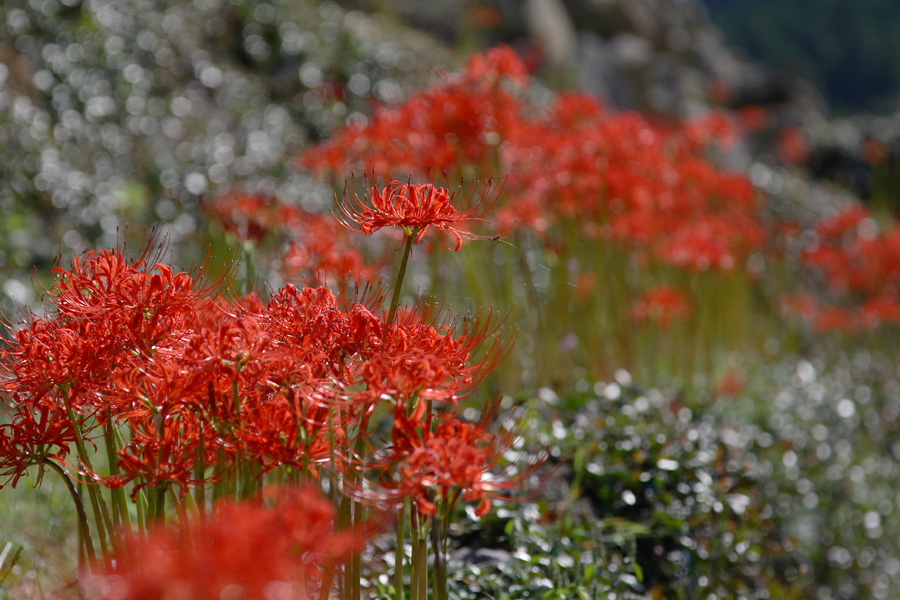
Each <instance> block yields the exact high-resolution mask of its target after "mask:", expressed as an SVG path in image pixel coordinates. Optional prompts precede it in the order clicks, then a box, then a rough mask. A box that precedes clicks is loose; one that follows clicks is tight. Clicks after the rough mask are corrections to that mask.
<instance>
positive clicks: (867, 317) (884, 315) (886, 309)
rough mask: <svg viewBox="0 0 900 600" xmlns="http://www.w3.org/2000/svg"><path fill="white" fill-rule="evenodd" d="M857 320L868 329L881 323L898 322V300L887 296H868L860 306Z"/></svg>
mask: <svg viewBox="0 0 900 600" xmlns="http://www.w3.org/2000/svg"><path fill="white" fill-rule="evenodd" d="M857 321H858V322H859V323H860V324H861V325H862V326H863V327H866V328H869V329H872V328H874V327H877V326H878V325H880V324H882V323H884V324H888V323H898V322H900V301H898V299H897V298H891V297H887V296H881V297H873V298H869V299H867V300H866V302H865V303H864V304H863V306H862V307H860V309H859V314H858V316H857Z"/></svg>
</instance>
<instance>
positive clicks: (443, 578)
mask: <svg viewBox="0 0 900 600" xmlns="http://www.w3.org/2000/svg"><path fill="white" fill-rule="evenodd" d="M441 504H443V502H442V503H441ZM443 508H444V507H443V506H441V507H440V508H439V510H438V511H437V512H436V513H435V514H434V515H433V516H432V517H431V547H432V549H433V550H434V600H447V564H446V561H445V560H444V559H445V556H444V551H443V549H444V544H443V541H442V538H443V537H445V532H444V531H443V528H442V527H441V521H440V520H439V519H438V514H439V513H440V509H443Z"/></svg>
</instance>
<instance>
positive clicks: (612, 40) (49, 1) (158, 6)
mask: <svg viewBox="0 0 900 600" xmlns="http://www.w3.org/2000/svg"><path fill="white" fill-rule="evenodd" d="M898 13H900V7H898V6H897V5H896V3H892V2H890V1H888V0H881V1H878V0H872V1H870V2H865V3H862V4H859V3H853V2H851V1H850V0H827V1H825V0H816V1H813V0H803V1H800V0H798V1H796V2H790V3H779V2H775V0H771V1H769V0H752V1H751V0H707V1H706V2H700V1H698V0H680V1H675V0H632V1H627V2H626V1H624V0H527V1H519V0H492V1H474V0H470V1H465V2H463V1H461V2H432V1H411V0H407V1H404V0H372V1H365V2H364V1H359V0H358V1H349V0H348V1H346V2H340V3H335V2H300V1H290V0H280V1H278V2H249V1H247V2H242V1H240V0H227V1H226V0H196V1H191V2H188V1H176V2H153V1H150V0H125V1H116V2H112V1H108V2H107V1H104V0H83V1H82V0H40V1H39V0H28V1H26V0H9V1H7V2H4V3H3V6H2V7H0V153H2V160H0V219H2V230H0V231H2V235H0V268H3V269H4V271H5V272H6V273H7V274H8V277H7V278H6V279H5V281H4V283H3V290H2V291H3V294H4V296H5V298H6V300H7V301H8V300H10V299H14V300H18V301H20V302H28V301H29V298H31V297H32V295H31V294H30V289H31V287H32V286H31V284H30V283H29V279H30V277H31V275H30V274H31V270H32V267H35V266H36V267H38V269H39V272H45V271H46V269H47V267H48V266H49V265H50V264H51V263H52V261H53V260H54V259H55V257H56V256H57V255H60V254H62V255H65V256H70V255H72V254H73V253H78V252H81V251H82V250H84V249H86V248H89V247H94V246H97V245H100V246H110V245H112V244H115V243H116V240H117V239H121V238H123V237H127V236H128V235H131V233H128V234H126V233H125V231H124V229H123V228H124V227H125V225H126V224H127V225H128V226H129V228H130V229H131V230H132V232H133V231H134V230H139V229H142V228H144V227H146V226H148V225H153V224H156V223H160V222H161V223H163V225H162V227H163V229H164V230H165V232H166V233H167V234H168V235H170V236H171V237H170V239H171V240H172V241H173V242H175V241H177V243H176V244H175V246H177V247H178V248H179V251H180V252H184V253H185V256H191V257H194V256H196V254H197V253H198V252H199V249H200V248H201V247H203V246H204V245H205V244H206V240H205V239H204V237H205V236H204V223H203V221H202V218H201V216H200V210H199V204H200V199H201V198H203V197H206V196H209V195H212V194H216V193H218V192H219V191H221V190H224V189H228V188H230V187H233V186H234V185H236V184H237V183H240V184H241V185H242V186H245V187H249V188H253V187H267V188H269V189H272V190H275V191H277V192H278V193H279V194H282V195H287V196H290V197H294V198H302V199H303V201H304V202H310V203H313V204H315V203H317V202H318V203H324V202H327V201H328V199H329V194H330V193H329V192H327V191H323V190H321V189H319V190H318V191H317V190H316V189H315V184H313V183H312V182H311V181H310V180H309V178H308V177H307V176H305V175H304V174H302V173H298V172H297V170H296V169H294V168H293V166H292V157H294V156H296V155H297V154H298V153H299V152H300V151H301V150H302V149H303V148H304V146H305V145H307V144H309V143H311V142H316V141H320V140H322V139H324V138H326V137H327V136H328V135H329V133H330V132H331V131H333V130H334V129H335V127H338V126H340V125H343V124H345V123H347V122H352V121H353V120H354V119H360V118H363V117H364V116H365V115H367V114H369V112H370V110H371V104H372V102H388V103H391V102H394V103H396V102H398V101H400V100H401V99H403V98H404V97H406V96H407V95H408V94H409V92H410V91H411V90H412V89H415V88H416V87H422V86H424V85H425V83H426V82H428V81H430V78H431V77H432V75H433V74H434V72H435V69H436V68H438V67H441V68H453V67H454V66H458V65H459V64H460V62H461V61H462V60H463V58H464V57H465V56H466V55H467V54H469V53H471V52H473V51H476V50H478V49H483V48H485V47H487V46H490V45H492V44H495V43H498V42H502V43H507V44H510V45H511V46H513V47H514V48H515V49H517V51H519V52H520V53H521V54H522V55H523V56H525V57H526V59H527V60H528V62H529V65H530V67H531V68H532V69H533V70H534V72H535V73H536V74H537V75H539V76H542V79H543V81H544V84H545V85H546V86H548V87H549V88H550V89H563V88H578V89H583V90H587V91H589V92H592V93H595V94H597V95H598V96H600V97H602V98H603V99H604V102H605V103H606V104H607V106H609V107H610V108H613V109H617V110H621V109H638V110H641V111H644V112H645V113H647V114H651V115H658V116H661V117H665V118H674V117H689V116H693V115H696V114H699V113H703V112H704V111H707V110H709V109H710V108H720V109H725V110H727V111H731V112H732V113H733V114H734V115H736V116H737V117H738V118H743V119H744V121H745V123H746V125H747V126H748V127H747V128H748V130H749V131H751V132H752V135H749V136H747V137H746V138H745V140H744V146H743V148H742V152H743V154H740V153H739V154H737V155H736V156H737V158H735V159H734V160H737V161H743V162H744V164H745V166H747V165H749V164H750V163H751V162H752V161H755V160H757V159H760V158H761V159H762V161H763V162H769V163H775V164H779V163H780V162H785V161H789V162H794V163H803V165H802V167H803V170H802V171H801V174H803V175H808V176H809V179H811V180H825V181H830V182H836V183H837V184H838V185H839V188H840V189H838V190H835V191H834V193H835V194H838V195H840V194H841V193H843V191H845V190H846V191H847V192H849V193H852V194H855V195H856V196H859V197H862V198H863V199H867V198H868V197H869V196H870V195H871V194H872V193H873V177H874V174H873V173H872V170H873V169H872V168H871V161H869V160H868V156H867V153H872V152H881V153H882V154H884V155H885V161H884V164H885V165H888V166H890V165H893V164H894V162H895V159H896V155H897V139H898V131H900V119H898V118H897V117H896V111H897V110H898V102H900V101H898V84H900V51H898V50H900V48H898V45H900V36H898V35H897V29H898V22H900V19H898V17H900V14H898ZM785 131H788V132H793V133H792V135H793V137H790V136H788V137H785V136H784V135H783V132H785ZM779 141H780V142H781V146H782V147H781V148H780V149H779ZM872 141H874V142H877V145H873V144H871V143H869V142H872ZM785 142H787V143H785ZM791 142H793V146H792V145H791ZM762 179H766V178H765V177H763V178H762ZM883 179H884V178H882V180H883ZM804 183H805V180H804ZM882 183H883V184H884V185H887V183H890V179H888V180H887V183H884V181H882ZM798 185H800V184H798ZM877 191H878V190H875V192H877ZM831 195H832V194H831V192H829V193H828V194H825V195H822V194H819V196H817V197H819V198H820V200H821V202H824V203H828V202H829V201H830V200H829V198H828V197H825V196H829V197H830V196H831ZM882 200H883V201H887V202H890V201H891V200H890V199H882ZM817 202H819V201H818V200H817ZM6 306H9V304H8V302H7V304H6Z"/></svg>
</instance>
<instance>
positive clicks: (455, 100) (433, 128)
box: [300, 46, 528, 176]
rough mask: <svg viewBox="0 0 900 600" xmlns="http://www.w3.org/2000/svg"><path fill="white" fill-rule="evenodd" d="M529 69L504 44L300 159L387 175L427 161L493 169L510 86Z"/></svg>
mask: <svg viewBox="0 0 900 600" xmlns="http://www.w3.org/2000/svg"><path fill="white" fill-rule="evenodd" d="M527 83H528V75H527V71H526V69H525V67H524V65H523V64H522V62H521V61H520V60H519V58H518V57H517V56H516V54H515V53H514V52H513V51H512V50H511V49H509V48H507V47H505V46H500V47H497V48H494V49H493V50H489V51H488V52H487V53H485V54H483V55H477V56H475V57H473V58H472V59H470V60H469V62H468V64H467V65H466V68H465V69H464V71H463V73H461V74H458V75H450V74H445V75H444V76H443V77H441V79H440V80H439V82H438V83H437V84H436V85H434V86H432V87H431V88H430V89H428V90H425V91H421V92H417V93H415V94H413V95H412V96H411V97H410V98H409V99H407V100H406V102H404V103H403V104H402V105H401V106H398V107H381V108H379V109H377V110H376V112H375V115H374V117H372V118H371V119H370V120H369V121H368V122H367V123H365V124H362V125H351V126H349V127H347V128H346V129H344V130H342V131H340V132H338V133H337V134H336V135H335V136H334V137H333V138H332V139H330V140H329V141H328V142H326V143H324V144H323V145H321V146H318V147H312V148H310V149H309V150H308V151H307V152H305V153H304V155H303V157H302V158H301V160H300V163H301V165H303V166H304V167H306V168H308V169H311V170H313V171H315V172H317V173H325V172H330V173H339V174H343V173H347V172H349V171H351V170H354V169H356V170H357V171H358V170H365V169H367V168H371V169H374V170H375V171H376V172H378V173H384V174H387V175H388V176H390V175H396V176H406V175H408V174H410V173H412V174H414V175H419V176H425V175H427V173H428V172H429V169H434V170H436V171H443V172H444V173H449V174H451V175H454V176H456V175H461V174H462V173H461V172H460V171H459V168H460V167H461V166H462V165H466V166H469V165H471V166H475V167H478V168H479V169H480V170H481V172H483V173H484V172H486V173H491V172H493V171H494V167H495V165H496V160H497V147H498V145H499V144H500V142H501V140H503V139H506V138H507V137H508V135H509V132H510V130H511V129H512V128H513V127H515V126H516V121H517V118H518V113H519V100H518V99H517V97H516V96H515V95H514V93H513V92H514V91H515V88H517V87H523V86H525V85H527Z"/></svg>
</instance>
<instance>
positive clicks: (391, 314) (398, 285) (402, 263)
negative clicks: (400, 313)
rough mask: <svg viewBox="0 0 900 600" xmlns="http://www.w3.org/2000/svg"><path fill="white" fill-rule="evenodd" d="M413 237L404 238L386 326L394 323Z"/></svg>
mask: <svg viewBox="0 0 900 600" xmlns="http://www.w3.org/2000/svg"><path fill="white" fill-rule="evenodd" d="M412 245H413V236H411V235H407V236H406V245H405V246H404V247H403V258H402V259H400V268H399V269H397V277H396V279H395V280H394V295H393V296H392V297H391V310H390V312H389V313H388V319H387V324H388V325H391V324H393V322H394V315H396V314H397V305H398V304H399V303H400V288H402V287H403V277H404V276H405V275H406V263H407V262H409V253H410V251H412Z"/></svg>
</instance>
